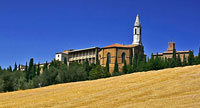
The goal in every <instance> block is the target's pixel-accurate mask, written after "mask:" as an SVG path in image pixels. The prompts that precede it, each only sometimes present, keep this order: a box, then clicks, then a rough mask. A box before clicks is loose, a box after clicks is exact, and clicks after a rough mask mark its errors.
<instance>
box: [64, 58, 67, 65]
mask: <svg viewBox="0 0 200 108" xmlns="http://www.w3.org/2000/svg"><path fill="white" fill-rule="evenodd" d="M64 64H65V65H67V58H66V57H65V58H64Z"/></svg>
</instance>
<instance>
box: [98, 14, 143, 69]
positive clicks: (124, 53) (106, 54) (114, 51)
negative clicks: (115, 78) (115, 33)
mask: <svg viewBox="0 0 200 108" xmlns="http://www.w3.org/2000/svg"><path fill="white" fill-rule="evenodd" d="M139 53H141V54H143V55H144V46H143V44H142V26H141V23H140V20H139V15H137V16H136V20H135V24H134V27H133V43H132V44H131V45H123V44H113V45H109V46H106V47H104V48H102V49H101V51H100V52H99V60H100V64H101V65H102V66H104V67H105V66H106V62H107V60H108V62H109V68H110V69H109V71H110V73H112V72H113V71H114V65H115V59H116V58H117V63H118V67H119V71H120V72H121V71H122V67H123V65H124V62H126V64H130V63H131V61H132V59H133V56H134V55H136V56H137V55H138V54H139Z"/></svg>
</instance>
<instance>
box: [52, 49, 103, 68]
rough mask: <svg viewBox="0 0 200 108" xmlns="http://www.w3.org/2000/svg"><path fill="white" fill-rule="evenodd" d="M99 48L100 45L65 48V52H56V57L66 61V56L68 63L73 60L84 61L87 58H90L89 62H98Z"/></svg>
mask: <svg viewBox="0 0 200 108" xmlns="http://www.w3.org/2000/svg"><path fill="white" fill-rule="evenodd" d="M99 50H100V48H99V47H92V48H85V49H79V50H72V49H70V50H65V51H64V52H60V53H56V57H55V59H56V60H58V61H62V62H64V58H66V60H67V64H68V65H69V64H70V63H72V62H77V63H83V61H85V60H86V59H88V62H89V63H96V62H97V60H98V52H99Z"/></svg>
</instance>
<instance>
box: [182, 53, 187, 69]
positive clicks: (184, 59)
mask: <svg viewBox="0 0 200 108" xmlns="http://www.w3.org/2000/svg"><path fill="white" fill-rule="evenodd" d="M182 65H183V66H187V60H186V57H185V54H184V55H183V64H182Z"/></svg>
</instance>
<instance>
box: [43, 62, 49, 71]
mask: <svg viewBox="0 0 200 108" xmlns="http://www.w3.org/2000/svg"><path fill="white" fill-rule="evenodd" d="M44 70H48V62H47V61H46V63H45V64H44V67H43V71H44Z"/></svg>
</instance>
